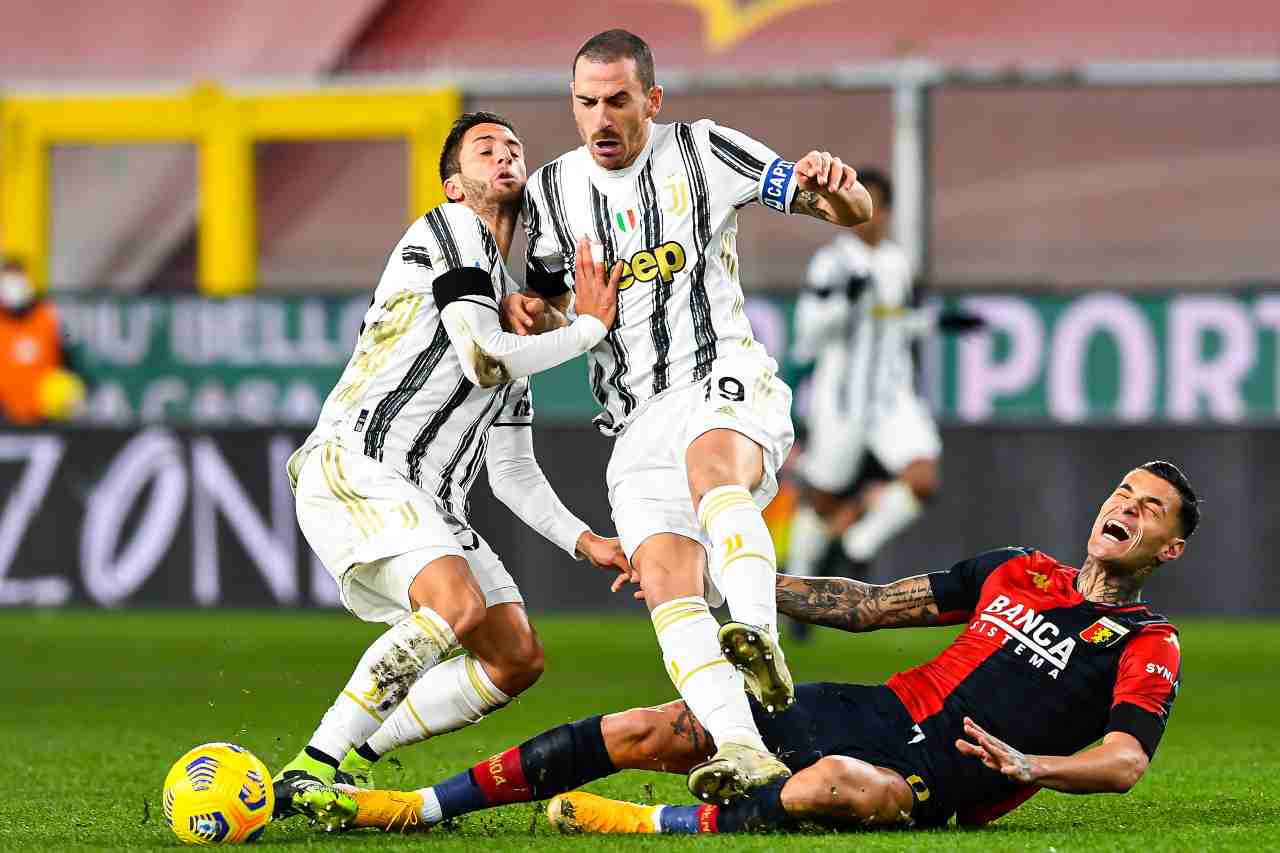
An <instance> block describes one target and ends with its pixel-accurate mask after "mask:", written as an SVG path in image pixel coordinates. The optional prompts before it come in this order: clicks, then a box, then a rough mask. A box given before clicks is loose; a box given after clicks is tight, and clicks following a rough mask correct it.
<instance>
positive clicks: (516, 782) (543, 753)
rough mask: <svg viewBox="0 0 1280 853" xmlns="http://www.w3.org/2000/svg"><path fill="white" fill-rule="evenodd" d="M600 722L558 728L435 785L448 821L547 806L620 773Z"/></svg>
mask: <svg viewBox="0 0 1280 853" xmlns="http://www.w3.org/2000/svg"><path fill="white" fill-rule="evenodd" d="M600 720H601V717H598V716H596V717H588V718H587V719H585V720H579V721H577V722H576V723H569V724H568V725H563V726H557V727H556V728H554V729H551V730H550V731H546V732H543V733H542V734H540V735H537V736H536V737H533V738H530V739H529V740H527V741H525V742H524V743H522V744H520V745H519V746H517V747H513V748H511V749H508V750H507V751H506V752H500V753H498V754H497V755H494V756H493V757H491V758H487V759H485V760H484V761H481V762H480V763H479V764H477V765H476V766H475V767H472V768H471V769H470V770H466V771H464V772H462V773H459V774H457V775H456V776H452V777H450V778H448V779H446V780H444V781H443V782H441V783H439V784H438V785H435V786H434V787H433V789H432V790H433V791H434V792H435V795H436V798H437V799H438V800H439V802H440V812H441V815H442V816H443V817H444V818H451V817H456V816H457V815H462V814H467V813H468V812H474V811H479V810H480V809H486V808H491V807H493V806H500V805H505V804H507V803H527V802H531V801H533V800H545V799H547V798H549V797H553V796H555V795H556V794H562V793H564V792H565V791H572V790H573V789H574V788H577V787H580V786H582V785H585V784H586V783H588V782H592V781H594V780H596V779H602V778H604V777H605V776H609V775H611V774H613V773H616V772H618V768H616V767H614V766H613V762H612V761H611V760H610V759H609V751H608V749H606V748H605V744H604V735H603V734H602V733H601V731H600Z"/></svg>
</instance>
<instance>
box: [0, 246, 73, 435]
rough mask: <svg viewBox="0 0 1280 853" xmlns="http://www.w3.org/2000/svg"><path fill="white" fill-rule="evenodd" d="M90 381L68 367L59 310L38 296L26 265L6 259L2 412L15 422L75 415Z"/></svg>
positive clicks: (0, 303)
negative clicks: (81, 378) (63, 347)
mask: <svg viewBox="0 0 1280 853" xmlns="http://www.w3.org/2000/svg"><path fill="white" fill-rule="evenodd" d="M83 400H84V383H83V382H81V381H80V379H79V377H77V376H76V375H75V374H74V373H72V372H71V371H70V370H68V369H67V358H66V354H65V353H64V351H63V349H62V340H61V338H60V336H59V331H58V309H57V307H56V306H55V305H54V304H53V303H52V302H51V301H49V300H48V299H41V298H40V297H38V296H37V295H36V291H35V287H34V286H33V285H32V284H31V279H30V278H29V277H28V276H27V271H26V267H25V266H24V265H23V264H22V263H21V262H19V261H18V260H16V259H14V258H7V259H5V260H4V261H3V262H0V413H2V414H3V416H4V419H5V420H6V421H8V422H9V423H11V424H18V425H30V424H37V423H40V422H41V421H45V420H64V419H66V418H68V417H71V415H73V414H74V413H75V411H76V409H77V408H78V407H79V405H80V403H81V402H82V401H83Z"/></svg>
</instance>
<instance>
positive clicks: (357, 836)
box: [0, 611, 1280, 853]
mask: <svg viewBox="0 0 1280 853" xmlns="http://www.w3.org/2000/svg"><path fill="white" fill-rule="evenodd" d="M537 621H538V623H539V627H540V630H541V633H542V636H543V640H544V642H545V644H546V647H547V660H548V670H547V674H546V676H545V677H544V678H543V680H542V681H541V682H540V683H539V684H538V685H537V686H536V687H534V689H533V690H532V691H530V692H529V693H528V694H527V695H526V696H525V697H522V698H521V699H520V700H519V701H517V702H515V703H514V704H513V705H512V706H511V707H509V708H507V709H505V710H504V711H502V712H500V713H499V714H498V715H496V716H494V717H491V718H490V719H488V720H486V721H485V722H484V723H482V724H481V725H479V726H476V727H473V728H471V729H469V730H466V731H463V732H459V733H456V734H453V735H449V736H446V737H443V738H440V739H439V740H435V741H431V742H428V743H426V744H423V745H419V746H417V747H413V748H410V749H408V750H405V751H403V752H402V753H400V755H399V756H398V758H399V766H387V765H386V762H385V761H384V767H383V771H382V776H381V781H382V782H383V783H385V784H386V785H387V786H389V787H408V788H413V787H420V786H422V785H425V784H429V783H431V782H433V781H436V780H438V779H440V778H442V777H443V776H445V775H446V774H450V773H453V772H456V771H458V770H461V769H463V768H465V767H467V766H469V765H471V764H473V763H475V762H476V761H478V760H480V759H481V758H483V757H485V756H487V755H489V754H492V753H494V752H496V751H498V750H499V749H500V748H505V747H506V746H509V745H512V744H514V743H517V742H519V741H520V740H522V739H524V738H526V737H528V736H530V735H532V734H534V733H536V732H538V731H541V730H542V729H545V728H548V727H550V726H552V725H555V724H558V723H562V722H566V721H568V720H572V719H575V718H578V717H582V716H586V715H588V714H592V713H596V712H602V711H610V710H616V709H622V708H627V707H631V706H635V705H647V704H656V703H658V702H662V701H665V700H667V699H669V698H671V696H672V695H673V691H672V687H671V684H670V682H668V681H667V678H666V676H665V674H664V672H663V670H662V664H661V659H660V656H659V654H658V651H657V647H656V644H655V642H654V639H653V634H652V629H651V628H650V627H649V624H648V622H647V620H644V619H642V618H635V617H632V618H618V617H596V618H591V617H562V616H559V617H546V618H542V619H539V620H537ZM1181 627H1182V648H1183V652H1184V655H1185V657H1184V661H1183V674H1184V685H1183V692H1182V696H1181V697H1180V698H1179V700H1178V702H1177V704H1176V705H1175V706H1174V712H1173V718H1172V721H1171V724H1170V727H1169V730H1168V733H1167V734H1166V736H1165V739H1164V742H1163V744H1162V745H1161V748H1160V752H1159V754H1158V755H1157V757H1156V760H1155V762H1154V763H1153V764H1152V767H1151V769H1150V770H1149V771H1148V773H1147V776H1146V778H1145V779H1143V780H1142V782H1141V783H1140V784H1139V786H1138V787H1137V789H1135V790H1134V791H1133V792H1132V793H1130V794H1128V795H1127V796H1090V797H1071V796H1067V795H1062V794H1056V793H1051V792H1042V793H1040V794H1038V795H1037V796H1036V797H1034V798H1033V799H1032V800H1031V801H1030V802H1028V803H1027V804H1026V805H1024V806H1023V807H1022V808H1020V809H1018V810H1017V811H1015V812H1014V813H1012V814H1011V815H1009V816H1007V817H1005V818H1004V819H1003V820H1001V821H999V822H998V823H996V824H994V825H992V826H991V827H989V828H987V829H985V830H981V831H976V832H961V831H957V830H941V831H932V832H927V833H924V832H914V833H903V832H884V833H857V834H854V835H839V834H808V835H786V836H780V835H770V836H763V835H756V836H720V837H714V838H711V837H695V838H689V837H681V838H672V837H651V836H649V837H612V838H601V837H561V836H559V835H557V834H556V833H555V832H554V830H552V829H550V828H549V827H548V826H547V824H546V823H545V820H544V819H543V818H542V816H541V812H540V811H537V810H535V808H534V807H533V806H530V805H516V806H510V807H508V808H505V809H502V810H497V811H490V812H485V813H481V814H477V815H471V816H469V817H466V818H464V819H462V820H461V821H459V822H458V826H457V827H456V828H453V829H437V830H434V831H432V832H431V833H429V834H424V835H414V836H408V837H400V836H388V835H385V834H381V833H377V832H371V831H362V832H357V833H350V834H347V835H343V836H326V835H322V834H319V833H317V832H315V831H314V830H312V829H309V828H307V827H306V826H305V822H304V821H298V820H295V821H292V822H290V823H288V824H282V825H281V826H276V827H268V830H267V833H266V836H265V837H264V839H263V841H262V844H264V845H267V846H269V847H279V848H280V849H287V850H307V851H311V850H347V849H349V850H360V851H365V850H384V849H386V850H391V849H395V850H407V849H411V848H416V847H425V848H429V849H432V850H440V851H476V850H493V851H506V850H527V849H536V850H544V849H545V850H553V849H554V850H580V851H597V850H628V849H654V850H656V849H688V848H690V847H702V848H703V849H710V848H716V849H733V850H760V851H764V850H768V851H783V850H804V851H810V853H812V851H826V850H833V851H834V850H846V849H851V848H855V847H856V848H857V849H859V850H939V851H944V850H945V851H952V850H961V851H966V850H973V851H984V853H986V851H1004V850H1035V851H1068V850H1080V851H1090V853H1100V851H1115V850H1135V851H1143V853H1153V851H1164V850H1188V851H1193V850H1194V851H1200V850H1228V849H1230V850H1261V849H1280V747H1278V745H1277V734H1280V713H1277V708H1276V704H1277V700H1278V699H1280V679H1277V673H1280V623H1252V622H1239V623H1224V622H1209V621H1190V620H1187V621H1183V622H1182V623H1181ZM378 630H380V629H379V627H378V626H373V625H364V624H361V623H359V622H358V621H356V620H355V619H353V618H351V617H349V616H346V615H343V614H335V613H319V612H311V613H294V612H228V611H207V612H206V611H190V612H170V611H133V612H118V613H101V612H89V611H60V612H42V613H31V612H7V613H0V643H2V648H3V658H2V659H3V661H4V663H3V665H0V673H3V678H2V679H0V685H2V686H0V691H2V695H3V700H2V701H0V768H3V771H4V772H3V779H4V783H5V787H6V792H5V795H4V796H3V797H0V850H6V851H7V850H29V851H54V850H152V849H157V848H174V847H177V846H178V842H177V840H176V839H175V838H174V837H173V836H172V834H171V833H170V832H169V830H168V828H167V827H166V826H165V823H164V816H163V814H162V812H161V809H160V784H161V781H162V779H163V777H164V774H165V772H166V771H167V770H168V768H169V765H170V764H171V763H172V762H173V761H174V760H175V759H176V758H177V757H178V756H179V755H181V754H182V753H183V752H184V751H185V750H187V749H188V748H190V747H191V746H194V745H195V744H198V743H203V742H205V741H211V740H230V741H233V742H236V743H240V744H242V745H244V746H246V747H248V748H250V749H252V750H253V751H254V752H256V753H257V754H258V755H259V756H260V757H261V758H262V759H263V760H264V761H265V762H266V763H267V765H268V766H269V767H271V768H272V769H275V768H278V767H279V766H280V765H281V764H282V763H283V762H284V761H285V760H287V759H288V757H290V756H291V755H292V754H293V752H294V751H295V750H296V749H297V748H298V747H299V746H300V745H301V744H302V743H303V742H304V741H305V739H306V738H307V736H308V735H309V734H310V732H311V731H312V728H313V727H314V725H315V723H316V721H317V720H318V718H319V716H320V714H321V713H322V712H323V710H324V709H325V708H326V707H327V706H328V703H329V702H330V700H331V699H332V697H333V695H334V693H335V692H336V691H337V690H338V689H339V688H340V687H341V685H342V684H343V683H344V682H345V680H346V678H347V676H348V674H349V671H350V668H351V666H352V665H353V664H354V662H355V661H356V659H357V658H358V657H359V655H360V653H361V652H362V651H363V649H364V647H365V646H366V644H367V643H368V642H369V641H370V640H371V639H372V637H373V636H374V635H375V634H376V633H377V631H378ZM955 630H956V629H954V628H952V629H934V630H916V631H886V632H880V633H878V634H869V635H865V636H852V635H847V634H840V633H837V632H834V631H819V632H818V633H819V635H820V636H819V637H818V639H817V641H816V642H814V643H811V644H810V645H807V646H798V645H794V644H793V645H792V646H791V650H790V652H789V659H790V662H791V664H792V668H793V670H794V672H796V673H797V674H798V676H799V677H800V678H801V679H833V680H848V681H876V680H882V679H883V678H885V677H887V676H888V675H889V674H890V673H891V672H893V671H894V670H896V669H899V668H902V667H904V666H907V665H910V664H913V663H916V662H919V661H922V660H924V659H925V658H926V657H927V656H928V655H930V654H932V653H933V652H935V651H936V650H937V649H939V648H940V647H941V646H942V645H944V644H945V643H946V642H947V641H948V640H949V639H950V637H951V636H952V635H953V634H954V632H955ZM993 700H995V701H998V700H999V697H993ZM591 790H595V791H597V792H600V793H605V794H609V795H612V796H617V797H625V798H630V799H645V798H647V797H650V796H652V797H654V798H657V799H658V800H665V801H675V802H687V801H688V799H689V798H688V795H687V794H686V793H685V790H684V780H683V779H682V778H680V777H676V776H663V775H659V774H649V773H634V772H633V773H623V774H619V775H617V776H614V777H612V778H610V779H608V780H605V781H603V782H599V783H596V784H595V785H594V786H592V788H591Z"/></svg>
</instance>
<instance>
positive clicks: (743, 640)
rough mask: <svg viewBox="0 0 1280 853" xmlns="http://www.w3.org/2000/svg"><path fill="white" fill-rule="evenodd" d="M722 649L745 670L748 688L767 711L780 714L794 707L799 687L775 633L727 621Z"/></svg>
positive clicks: (727, 657)
mask: <svg viewBox="0 0 1280 853" xmlns="http://www.w3.org/2000/svg"><path fill="white" fill-rule="evenodd" d="M720 649H721V651H722V652H724V656H725V659H726V660H728V661H729V663H731V664H733V665H734V666H736V667H737V668H738V670H739V671H741V672H742V675H743V678H744V679H745V680H746V682H747V689H748V690H750V691H751V694H752V695H753V696H755V697H756V700H757V701H758V702H759V703H760V704H761V705H762V706H763V707H764V709H765V711H766V712H767V713H769V714H778V713H781V712H782V711H785V710H787V709H788V708H790V707H791V703H792V702H794V701H795V700H796V687H795V683H794V682H792V680H791V671H790V670H789V669H787V659H786V658H785V657H784V656H783V654H782V647H781V646H779V645H778V641H777V640H776V639H775V638H774V636H773V634H771V633H770V632H768V631H764V630H761V629H759V628H754V627H752V626H751V625H744V624H743V623H741V622H726V623H724V625H722V626H721V628H720Z"/></svg>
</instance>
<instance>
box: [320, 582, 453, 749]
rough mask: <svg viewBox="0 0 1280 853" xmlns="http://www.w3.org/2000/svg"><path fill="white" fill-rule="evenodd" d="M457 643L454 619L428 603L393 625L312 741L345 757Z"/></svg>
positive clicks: (366, 657) (359, 667)
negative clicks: (452, 621) (444, 615)
mask: <svg viewBox="0 0 1280 853" xmlns="http://www.w3.org/2000/svg"><path fill="white" fill-rule="evenodd" d="M457 644H458V640H457V638H456V637H455V636H454V635H453V629H452V628H450V627H449V623H448V622H446V621H444V619H442V618H441V617H440V614H438V613H436V612H435V611H434V610H432V609H430V608H428V607H422V608H420V609H419V610H418V611H417V612H416V613H414V614H412V615H410V616H409V617H408V618H407V619H404V620H402V621H400V622H397V623H396V624H395V625H392V626H391V629H390V630H388V631H387V632H386V633H385V634H383V635H382V636H381V637H379V638H378V639H376V640H374V641H373V645H371V646H369V648H368V650H367V651H366V652H365V653H364V656H363V657H361V658H360V662H359V663H358V664H356V669H355V672H353V673H351V680H350V681H348V682H347V686H346V687H345V688H343V690H342V692H341V693H340V694H338V698H337V699H335V700H334V702H333V706H332V707H331V708H330V709H329V710H328V711H327V712H326V713H325V715H324V718H323V719H321V720H320V726H319V728H317V729H316V733H315V734H314V735H312V736H311V741H310V742H309V744H308V745H309V746H311V747H313V748H315V749H318V750H320V751H321V752H323V753H325V754H326V755H329V756H332V757H333V758H336V759H337V760H339V761H341V760H342V759H343V758H344V757H345V756H346V754H347V750H349V749H351V747H353V746H356V745H357V744H362V743H364V742H365V741H366V740H368V738H369V736H370V735H371V734H373V733H374V732H375V731H377V730H378V727H379V726H381V725H382V723H383V721H384V720H385V719H386V717H387V715H388V714H390V713H391V712H392V711H394V710H395V708H396V706H397V705H399V704H400V702H401V700H403V699H404V697H405V696H406V695H407V694H408V693H409V688H410V686H412V685H413V683H414V682H416V681H417V680H418V679H419V678H420V677H421V676H422V674H423V673H424V672H426V671H427V670H429V669H431V667H433V666H435V665H436V664H437V663H439V662H440V660H442V659H443V658H444V657H445V656H446V655H448V654H449V653H450V652H451V651H453V649H454V648H455V647H456V646H457Z"/></svg>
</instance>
